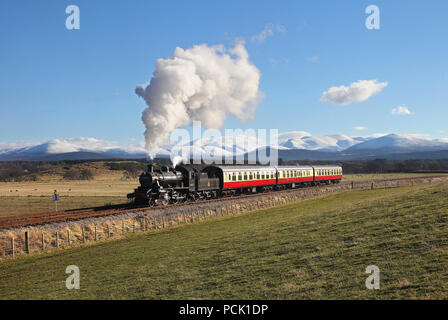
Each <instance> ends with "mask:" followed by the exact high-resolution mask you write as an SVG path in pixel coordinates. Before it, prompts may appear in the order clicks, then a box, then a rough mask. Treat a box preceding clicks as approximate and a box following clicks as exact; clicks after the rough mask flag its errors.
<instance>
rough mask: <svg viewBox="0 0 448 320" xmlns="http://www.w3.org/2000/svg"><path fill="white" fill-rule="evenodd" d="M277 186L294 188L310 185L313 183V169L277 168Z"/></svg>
mask: <svg viewBox="0 0 448 320" xmlns="http://www.w3.org/2000/svg"><path fill="white" fill-rule="evenodd" d="M276 169H277V184H278V185H287V186H289V185H290V186H291V187H292V188H294V187H296V186H299V185H302V184H304V185H309V184H311V183H312V182H313V167H297V166H295V167H294V166H290V167H276Z"/></svg>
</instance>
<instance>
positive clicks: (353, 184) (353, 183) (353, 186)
mask: <svg viewBox="0 0 448 320" xmlns="http://www.w3.org/2000/svg"><path fill="white" fill-rule="evenodd" d="M352 189H355V182H354V181H352Z"/></svg>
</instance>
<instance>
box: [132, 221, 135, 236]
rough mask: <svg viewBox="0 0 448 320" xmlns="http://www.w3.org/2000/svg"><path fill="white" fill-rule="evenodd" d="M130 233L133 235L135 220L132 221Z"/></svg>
mask: <svg viewBox="0 0 448 320" xmlns="http://www.w3.org/2000/svg"><path fill="white" fill-rule="evenodd" d="M132 233H135V220H132Z"/></svg>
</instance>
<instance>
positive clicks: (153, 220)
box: [152, 217, 157, 229]
mask: <svg viewBox="0 0 448 320" xmlns="http://www.w3.org/2000/svg"><path fill="white" fill-rule="evenodd" d="M156 222H157V221H156V217H152V228H153V229H157V223H156Z"/></svg>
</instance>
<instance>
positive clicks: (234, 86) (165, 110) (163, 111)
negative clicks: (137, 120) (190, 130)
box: [135, 43, 263, 157]
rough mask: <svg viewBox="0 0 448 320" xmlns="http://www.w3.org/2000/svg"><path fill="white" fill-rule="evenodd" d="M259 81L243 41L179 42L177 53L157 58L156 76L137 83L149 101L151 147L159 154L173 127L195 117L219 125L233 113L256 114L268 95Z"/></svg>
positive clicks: (151, 152) (144, 117)
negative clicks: (181, 44) (228, 45)
mask: <svg viewBox="0 0 448 320" xmlns="http://www.w3.org/2000/svg"><path fill="white" fill-rule="evenodd" d="M259 82H260V72H259V70H258V69H257V68H256V67H255V66H254V65H253V64H252V63H251V62H250V61H249V55H248V53H247V50H246V48H245V47H244V44H243V43H239V44H236V45H235V47H234V48H231V49H226V48H224V46H222V45H217V46H212V47H210V46H208V45H206V44H202V45H197V46H194V47H193V48H189V49H186V50H184V49H182V48H179V47H177V48H176V49H175V51H174V55H173V56H172V57H169V58H166V59H158V60H157V63H156V70H155V71H154V74H153V77H152V79H151V81H150V82H148V83H146V84H144V85H141V86H138V87H137V88H136V89H135V92H136V93H137V95H139V96H140V97H142V98H143V99H144V100H145V101H146V104H147V105H148V108H146V109H145V110H144V111H143V114H142V121H143V123H144V124H145V126H146V131H145V140H146V146H145V149H146V151H147V152H148V154H149V155H150V156H151V157H154V156H155V154H156V153H157V151H158V150H159V147H160V146H161V145H162V144H163V143H165V142H167V140H168V138H169V136H170V134H171V132H173V131H174V130H175V129H176V128H179V127H184V126H187V125H189V124H190V123H191V122H192V121H193V120H198V121H201V123H202V124H203V125H204V126H205V127H206V128H211V129H219V128H220V127H222V125H223V123H224V120H225V119H226V117H227V115H228V114H231V115H233V116H235V117H236V118H237V119H239V120H246V119H252V118H253V116H254V112H255V110H256V108H257V105H258V104H259V102H260V101H261V99H262V97H263V94H262V93H261V92H260V91H259Z"/></svg>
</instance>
